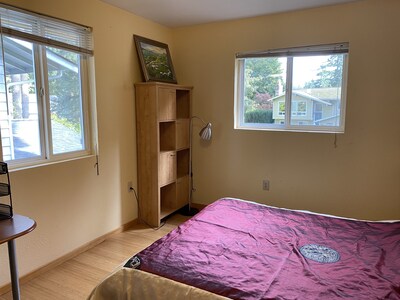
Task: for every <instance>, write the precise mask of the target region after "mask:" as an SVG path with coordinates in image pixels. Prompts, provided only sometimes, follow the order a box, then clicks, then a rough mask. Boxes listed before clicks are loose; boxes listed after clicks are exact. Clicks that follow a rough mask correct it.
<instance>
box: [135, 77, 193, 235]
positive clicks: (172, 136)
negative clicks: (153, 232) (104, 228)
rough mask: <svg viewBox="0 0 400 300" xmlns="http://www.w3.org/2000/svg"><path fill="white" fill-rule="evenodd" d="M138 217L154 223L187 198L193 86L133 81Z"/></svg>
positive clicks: (174, 209) (180, 205) (175, 208)
mask: <svg viewBox="0 0 400 300" xmlns="http://www.w3.org/2000/svg"><path fill="white" fill-rule="evenodd" d="M135 95H136V131H137V149H138V192H139V208H140V216H141V218H142V219H143V220H144V221H145V222H146V223H148V224H150V225H152V226H155V227H158V226H160V222H161V220H162V219H163V218H165V217H167V216H168V215H170V214H172V213H173V212H175V211H177V210H179V209H180V208H182V207H184V206H185V205H187V204H188V202H189V152H190V151H189V147H190V142H189V129H190V117H191V100H192V87H190V86H182V85H176V84H167V83H157V82H146V83H137V84H135Z"/></svg>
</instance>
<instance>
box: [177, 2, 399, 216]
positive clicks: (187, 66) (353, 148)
mask: <svg viewBox="0 0 400 300" xmlns="http://www.w3.org/2000/svg"><path fill="white" fill-rule="evenodd" d="M399 11H400V1H398V0H366V1H361V2H356V3H352V4H347V5H338V6H330V7H325V8H318V9H311V10H304V11H298V12H293V13H285V14H276V15H271V16H264V17H258V18H252V19H244V20H238V21H231V22H223V23H214V24H208V25H203V26H194V27H187V28H181V29H177V30H174V46H175V49H176V52H175V56H174V58H173V59H174V63H175V65H176V69H177V71H178V72H177V77H178V81H184V83H185V84H192V85H194V87H195V88H194V106H193V110H194V113H195V114H196V115H198V116H201V117H202V118H204V119H206V120H207V121H210V122H212V123H213V129H214V131H213V134H214V135H213V140H212V142H211V144H201V143H200V142H199V140H198V139H194V149H193V156H194V165H193V170H194V181H195V186H196V189H197V191H196V192H195V194H194V202H198V203H210V202H212V201H214V200H215V199H217V198H219V197H224V196H232V197H240V198H244V199H249V200H254V201H258V202H261V203H266V204H270V205H275V206H280V207H287V208H296V209H308V210H313V211H317V212H322V213H329V214H337V215H341V216H347V217H357V218H365V219H400V126H399V112H400V96H399V95H400V94H399V83H400V61H399V53H400V39H399V28H400V18H399V17H398V13H399ZM342 41H348V42H350V57H349V79H348V97H347V112H346V131H345V134H340V135H337V147H336V148H335V146H334V141H335V136H334V135H332V134H316V133H289V132H266V131H264V132H263V131H258V132H256V131H244V130H234V129H233V120H234V119H233V118H234V116H233V106H234V102H233V97H234V80H233V79H234V57H235V53H236V52H241V51H251V50H265V49H271V48H282V47H293V46H301V45H313V44H323V43H335V42H342ZM382 115H385V118H383V119H382V118H381V116H382ZM377 116H379V117H377ZM199 128H200V124H198V129H199ZM264 178H268V179H269V180H270V191H269V192H267V191H263V190H262V180H263V179H264Z"/></svg>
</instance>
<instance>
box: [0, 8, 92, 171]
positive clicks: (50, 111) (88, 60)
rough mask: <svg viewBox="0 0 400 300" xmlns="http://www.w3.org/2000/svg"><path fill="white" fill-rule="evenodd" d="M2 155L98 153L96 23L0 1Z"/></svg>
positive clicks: (22, 160) (51, 157) (14, 161)
mask: <svg viewBox="0 0 400 300" xmlns="http://www.w3.org/2000/svg"><path fill="white" fill-rule="evenodd" d="M0 35H1V36H0V37H1V39H0V50H1V51H0V126H1V150H2V159H3V160H4V161H7V162H8V163H9V166H10V168H19V167H26V166H33V165H40V164H43V163H48V162H53V161H62V160H65V159H70V158H76V157H81V156H86V155H90V154H92V151H93V144H94V142H93V137H94V134H92V132H93V131H94V129H95V128H92V126H91V124H90V122H89V121H90V120H91V119H92V120H93V118H94V117H95V116H94V115H91V111H92V110H91V109H90V107H91V106H92V104H93V101H94V99H93V96H92V95H94V93H92V92H91V90H90V87H91V86H92V85H91V84H89V81H91V80H93V79H94V74H91V70H92V69H93V68H91V65H92V64H93V37H92V29H91V28H90V27H87V26H83V25H79V24H75V23H71V22H67V21H64V20H60V19H57V18H52V17H49V16H45V15H42V14H38V13H34V12H31V11H25V10H22V9H19V8H15V7H12V6H8V5H3V4H0Z"/></svg>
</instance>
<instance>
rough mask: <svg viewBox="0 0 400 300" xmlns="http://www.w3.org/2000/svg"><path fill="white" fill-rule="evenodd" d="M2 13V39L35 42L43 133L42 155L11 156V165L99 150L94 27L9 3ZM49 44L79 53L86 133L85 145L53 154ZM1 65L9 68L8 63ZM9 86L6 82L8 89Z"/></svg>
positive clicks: (24, 165)
mask: <svg viewBox="0 0 400 300" xmlns="http://www.w3.org/2000/svg"><path fill="white" fill-rule="evenodd" d="M0 17H1V18H0V22H1V23H0V25H1V28H0V29H1V32H0V38H1V39H3V36H7V37H12V38H17V39H20V40H25V41H28V42H30V43H32V44H33V49H32V51H33V56H34V57H33V58H34V67H35V80H36V82H35V87H36V95H37V103H38V119H39V133H40V141H39V142H40V146H41V155H40V156H37V157H34V158H26V159H18V160H8V161H7V163H8V165H9V169H10V170H17V169H23V168H29V167H34V166H40V165H46V164H52V163H56V162H62V161H68V160H71V159H78V158H82V157H88V156H93V155H95V154H97V147H98V146H97V121H96V107H95V83H94V82H95V80H94V57H93V42H92V36H91V32H92V29H91V28H90V27H87V26H84V25H80V24H76V23H71V22H68V21H64V20H61V19H57V18H53V17H49V16H45V15H42V14H37V13H34V12H31V11H25V10H22V9H19V8H16V7H13V6H10V5H5V4H0ZM32 20H33V21H32ZM25 21H26V23H25ZM30 22H31V23H30ZM26 24H28V25H26ZM25 26H26V28H25ZM46 28H50V31H46ZM49 32H50V33H49ZM49 35H50V36H49ZM71 36H75V37H76V38H75V39H72V38H71ZM46 46H49V47H56V48H60V49H64V50H66V51H72V52H75V53H77V54H79V57H80V66H79V74H80V91H81V107H82V122H81V123H82V131H83V135H84V144H83V147H84V148H83V149H82V150H78V151H70V152H65V153H59V154H53V141H52V137H53V136H52V132H51V130H52V126H51V111H50V95H49V84H48V78H47V76H48V70H47V56H46ZM0 55H3V53H0ZM0 67H3V68H5V66H0ZM4 74H5V69H4ZM4 76H5V75H4ZM7 89H8V88H7V85H6V90H7ZM6 94H7V93H6ZM7 101H8V100H7ZM1 141H2V139H1V136H0V157H1V160H3V154H2V144H1Z"/></svg>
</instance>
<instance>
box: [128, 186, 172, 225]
mask: <svg viewBox="0 0 400 300" xmlns="http://www.w3.org/2000/svg"><path fill="white" fill-rule="evenodd" d="M129 190H130V191H133V193H134V194H135V198H136V203H137V207H138V219H139V221H140V222H143V223H144V224H146V225H147V226H149V227H150V228H151V229H154V230H158V229H160V228H161V227H163V226H164V225H165V223H166V221H163V222H162V223H161V224H160V226H158V227H153V226H151V225H150V224H149V223H147V222H146V221H145V220H143V219H142V217H141V214H140V205H139V197H138V194H137V193H136V190H135V189H134V188H133V187H130V188H129Z"/></svg>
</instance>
